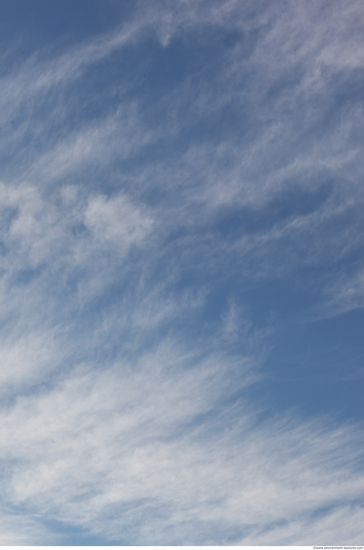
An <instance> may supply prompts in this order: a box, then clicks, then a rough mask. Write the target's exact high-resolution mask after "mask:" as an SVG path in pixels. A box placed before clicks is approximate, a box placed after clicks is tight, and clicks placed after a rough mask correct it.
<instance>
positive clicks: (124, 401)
mask: <svg viewBox="0 0 364 550" xmlns="http://www.w3.org/2000/svg"><path fill="white" fill-rule="evenodd" d="M138 6H139V7H138V9H137V10H136V12H135V14H136V15H135V18H134V19H131V20H130V21H129V23H127V24H126V25H125V26H124V27H123V28H121V29H118V30H117V31H115V32H114V33H112V34H110V35H105V36H102V37H99V38H98V39H95V40H92V41H89V42H88V43H87V44H84V45H80V46H77V47H74V48H73V49H70V50H69V51H68V52H66V53H64V54H63V55H61V56H59V57H58V58H54V59H50V58H48V59H47V60H44V59H43V60H42V59H41V58H40V57H39V58H36V57H33V58H31V59H30V60H29V61H28V62H26V63H25V64H24V65H22V66H21V67H19V68H18V70H17V71H14V73H13V74H10V75H9V76H7V77H2V78H1V80H0V87H1V90H2V94H1V99H0V102H2V109H1V117H2V121H3V123H4V125H5V130H4V132H3V134H2V135H1V140H0V153H1V155H2V158H3V159H4V162H3V174H2V179H3V181H4V183H2V184H1V185H0V209H1V215H2V221H1V222H0V223H1V225H0V228H1V242H2V246H3V248H4V250H3V253H2V256H1V264H0V267H1V270H2V272H1V276H2V279H1V285H0V306H1V307H0V321H1V323H2V324H3V325H4V327H6V328H5V329H4V332H3V333H2V337H1V339H0V363H1V375H0V390H1V392H2V394H3V395H5V394H6V396H7V401H4V402H3V406H2V408H1V410H0V440H1V451H0V453H1V459H2V464H3V465H4V470H3V471H4V472H5V473H4V475H3V478H2V481H1V484H2V485H1V487H2V499H3V500H2V506H3V510H5V512H1V513H0V518H1V519H0V527H1V531H2V533H3V539H0V542H3V543H6V544H32V543H34V541H41V542H39V543H43V541H46V543H47V541H48V542H49V541H51V542H50V543H52V541H53V542H54V540H55V539H54V537H55V536H56V535H54V533H53V532H52V528H51V527H47V521H50V520H52V521H53V520H54V521H56V522H59V523H60V524H63V525H65V526H66V527H67V526H70V525H73V526H76V527H78V528H80V529H81V530H83V532H86V533H91V534H96V535H99V536H100V537H103V539H104V540H109V541H112V540H122V541H124V540H127V542H128V541H130V542H132V543H135V544H151V543H154V544H170V543H179V544H206V543H211V544H216V542H221V544H224V543H225V544H228V543H231V542H233V543H237V544H312V543H316V542H317V543H319V544H320V543H323V544H331V543H335V544H336V543H340V541H343V543H350V544H356V543H358V541H359V539H360V536H362V535H363V532H362V530H361V527H360V525H361V523H362V522H361V521H360V519H361V517H362V515H361V514H362V511H361V509H359V505H358V502H360V499H361V498H362V495H363V489H364V478H363V474H362V471H361V470H360V457H361V456H362V454H361V453H362V446H361V444H362V438H363V434H362V431H361V430H360V427H357V426H354V427H353V426H342V427H340V426H339V427H338V426H336V427H335V426H334V427H333V426H330V424H329V423H327V422H326V421H324V420H317V421H311V422H310V421H307V420H304V419H302V418H299V417H298V416H296V417H293V415H291V414H290V413H289V412H288V413H287V414H286V415H283V414H282V415H277V416H276V417H275V418H270V419H268V420H267V419H265V420H264V418H265V417H266V416H267V415H268V412H267V411H266V409H265V408H264V406H263V405H261V406H260V407H259V406H258V405H257V404H256V403H255V404H254V403H252V400H251V399H249V398H248V395H249V393H248V392H247V391H246V390H247V389H248V388H252V385H253V384H254V382H256V381H257V380H258V376H259V367H260V365H261V363H262V357H263V354H264V348H265V346H267V345H269V344H270V343H271V342H270V340H269V338H271V336H272V334H274V331H273V327H272V325H273V322H271V323H270V322H268V323H267V325H268V326H266V327H265V328H264V329H261V330H260V331H259V330H256V329H255V326H254V323H253V321H252V320H251V319H249V318H248V315H247V313H246V311H245V310H244V308H242V307H241V306H240V305H239V304H238V301H237V300H235V298H234V289H231V292H230V289H229V292H230V296H231V298H230V301H229V303H228V304H227V306H228V307H227V311H226V313H225V314H224V313H222V314H221V313H220V310H219V311H218V313H216V314H215V313H214V312H213V313H210V312H209V311H207V313H206V307H207V305H208V302H209V300H210V295H209V293H211V292H212V291H213V290H214V285H215V287H217V286H218V285H219V284H220V283H221V281H226V280H228V278H229V277H231V278H235V279H234V280H235V281H237V284H239V285H240V286H239V288H240V287H241V288H242V287H243V285H244V284H245V281H247V280H251V281H253V282H256V281H257V280H259V279H262V278H264V277H265V278H266V279H269V277H276V276H277V275H279V276H285V277H287V275H288V274H289V273H291V272H292V270H294V269H297V267H298V268H300V267H302V266H303V267H307V266H308V267H312V266H313V267H314V268H318V267H319V268H320V269H321V270H322V271H321V274H320V275H317V278H315V284H316V283H317V284H318V281H319V283H320V284H321V285H322V286H323V288H324V291H323V294H324V296H328V302H329V304H328V305H327V306H326V309H325V311H326V314H327V311H329V310H330V311H333V312H334V314H336V313H337V312H340V311H343V310H348V309H353V308H355V307H359V306H360V307H361V306H362V305H363V300H362V296H363V292H362V287H363V284H362V283H363V280H362V274H361V273H360V269H359V268H358V269H357V270H356V272H355V273H354V274H353V275H352V274H351V275H350V276H348V275H347V274H346V272H345V270H344V269H343V270H342V271H340V272H339V270H332V272H331V271H329V268H328V266H332V265H336V264H337V263H338V262H339V261H341V260H343V259H345V258H347V257H348V255H349V254H351V253H354V252H356V251H357V250H358V249H359V247H360V235H361V232H360V228H361V225H360V223H361V222H360V220H359V216H358V215H357V212H358V211H359V209H360V206H361V204H362V200H363V192H362V187H361V184H359V183H358V181H359V180H358V177H357V176H358V174H360V173H361V168H362V166H361V165H362V160H361V158H360V147H359V142H360V139H358V136H361V134H360V130H361V126H362V110H361V109H360V107H358V103H355V105H353V106H349V105H348V106H347V107H346V109H345V110H344V111H342V115H341V116H340V117H338V119H337V120H336V119H335V116H336V114H335V113H336V111H337V110H338V108H336V107H335V105H334V106H333V107H332V108H331V111H330V109H328V111H325V108H326V104H325V101H326V98H327V97H328V98H329V99H330V98H331V99H332V101H333V100H334V95H335V94H333V95H331V91H330V90H331V88H333V89H335V78H337V77H338V76H340V74H341V73H340V71H352V70H354V69H355V70H357V69H360V67H361V66H362V64H361V57H360V55H361V48H362V46H361V45H359V42H360V40H359V42H358V36H359V35H358V34H357V33H358V29H359V26H360V22H361V17H362V16H361V15H360V17H357V15H358V13H359V12H360V10H359V8H358V6H359V4H358V3H356V2H351V1H349V2H347V3H345V6H343V5H342V4H339V3H336V2H334V3H333V4H332V7H330V8H327V7H326V5H325V3H324V2H318V3H316V4H313V3H311V2H305V3H302V4H300V5H298V4H297V3H295V2H276V3H274V4H265V3H264V2H260V3H259V2H258V3H256V2H245V3H241V2H238V1H232V0H229V1H225V2H222V3H221V2H213V3H211V2H205V1H201V2H195V1H184V2H180V3H179V4H175V5H173V6H172V4H171V6H172V7H171V6H170V5H168V6H166V4H165V3H159V2H152V3H150V4H149V3H147V2H144V3H143V2H142V3H140V4H139V5H138ZM257 6H258V7H257ZM255 10H258V12H259V10H260V13H257V12H256V11H255ZM208 28H209V29H211V28H213V29H214V30H217V29H220V30H225V31H239V32H240V33H241V40H238V41H237V43H236V44H235V45H234V46H233V47H231V48H230V49H227V50H226V53H225V54H224V56H223V57H222V58H221V59H217V58H216V59H215V57H214V59H213V62H212V64H210V65H211V66H210V65H209V67H208V69H209V71H210V72H211V75H210V76H208V73H209V71H208V70H206V74H207V76H206V74H205V72H204V71H203V70H202V71H201V73H200V72H199V73H198V74H199V77H198V79H196V76H195V75H192V76H187V77H186V78H185V79H181V80H180V81H178V83H177V84H176V86H175V87H174V88H173V89H172V91H168V93H167V92H163V90H162V92H163V93H162V92H161V94H160V97H158V101H156V102H150V103H148V102H146V101H145V98H144V99H143V98H142V99H140V98H138V97H135V98H134V97H133V99H132V100H130V94H129V95H127V94H124V91H125V90H129V92H130V89H132V90H133V86H132V85H131V84H130V83H129V82H127V79H128V75H126V76H125V80H126V82H125V90H124V88H123V93H122V94H121V98H120V101H119V102H118V105H116V103H115V105H113V107H110V109H109V110H108V111H107V112H106V110H105V111H103V110H102V113H101V114H99V115H97V116H92V117H91V115H88V114H85V113H87V110H88V105H89V104H90V102H91V99H90V96H89V95H88V90H87V89H86V87H85V86H84V83H83V81H82V76H84V75H85V74H86V72H87V69H88V68H90V67H91V66H92V64H96V63H98V62H100V61H102V60H105V59H106V58H107V57H108V56H109V55H110V54H111V53H112V52H115V51H116V50H120V49H122V47H123V46H124V45H126V44H128V45H129V46H130V45H133V44H134V45H135V44H137V43H138V44H139V45H140V44H141V43H142V41H143V39H144V38H145V37H146V36H149V37H150V36H151V34H153V33H154V35H156V36H157V37H158V39H159V40H160V43H161V45H162V46H163V48H167V47H168V45H170V44H172V42H173V40H174V39H175V40H178V39H179V38H181V37H182V38H183V39H184V40H189V39H191V37H192V36H196V35H198V37H199V40H202V39H204V35H203V33H204V31H206V29H208ZM351 29H354V30H353V34H351ZM194 33H195V34H194ZM217 34H218V33H216V35H217ZM239 36H240V35H239ZM360 36H361V35H360ZM349 38H351V39H349ZM196 47H197V46H196ZM212 65H213V67H212ZM130 78H131V79H132V77H130ZM204 79H205V80H204ZM197 81H198V82H199V84H198V85H197V84H196V82H197ZM139 84H140V83H139ZM103 86H104V87H103ZM123 86H124V84H123ZM128 86H129V88H128ZM275 86H276V87H277V89H280V90H281V91H280V92H279V93H277V96H278V99H276V100H272V99H271V98H272V97H273V96H274V94H275V93H276V92H275V89H274V87H275ZM100 89H101V91H100V92H98V93H100V97H101V99H102V98H103V94H105V97H107V98H109V95H108V94H109V89H108V83H107V82H105V83H103V84H101V85H100ZM71 91H72V93H71ZM339 91H340V90H339ZM135 95H136V96H137V90H136V91H135ZM44 98H47V102H44V101H43V100H44ZM45 103H46V105H45V106H44V104H45ZM80 105H81V106H83V107H82V108H83V109H84V114H83V115H82V116H81V115H80V118H77V122H75V123H73V122H70V120H71V119H72V117H73V116H74V115H75V113H77V109H78V107H79V106H80ZM229 106H233V111H234V116H235V115H236V118H237V121H236V124H237V126H239V125H240V126H239V128H238V130H236V127H235V126H234V124H233V123H231V126H229V132H227V133H225V134H224V135H222V134H223V124H222V123H221V122H219V121H221V120H222V118H221V119H219V118H218V117H217V119H216V120H217V122H216V128H217V130H216V129H215V130H214V129H212V130H211V131H210V130H209V128H210V127H209V126H207V129H206V128H205V130H204V131H205V134H204V135H203V137H202V138H200V137H195V134H194V131H195V128H196V125H200V127H201V128H204V123H205V122H206V121H207V120H208V121H210V120H213V119H214V116H215V115H217V114H219V113H220V114H221V113H222V115H223V116H225V114H226V112H225V111H224V109H225V108H226V109H227V108H228V107H229ZM43 108H44V110H42V109H43ZM244 109H245V110H244ZM19 113H20V114H19ZM227 113H228V109H227ZM325 113H326V114H325ZM157 115H158V116H157ZM17 116H18V117H21V118H22V120H21V121H20V122H19V121H18V123H14V128H13V127H12V126H11V124H12V120H13V119H14V118H16V117H17ZM226 116H228V114H227V115H226ZM320 116H322V117H323V118H325V116H327V119H330V121H331V120H333V122H332V126H330V124H331V122H330V124H329V123H327V124H328V126H327V125H326V126H325V125H323V126H324V128H326V131H324V132H323V133H322V134H320V133H319V126H320V125H316V122H315V121H316V119H317V118H320ZM239 117H240V118H239ZM91 118H92V120H91ZM17 124H18V125H17ZM230 130H231V131H230ZM27 131H29V134H28V137H27V134H26V132H27ZM220 131H221V135H220ZM186 135H187V137H186ZM24 136H25V137H24ZM29 136H31V138H29ZM27 139H28V142H27V141H26V140H27ZM173 140H175V143H174V141H173ZM179 140H180V141H183V146H180V142H179ZM172 142H173V143H174V145H175V150H173V151H172V153H171V150H170V148H169V147H170V145H171V143H172ZM173 143H172V144H173ZM148 147H149V149H148ZM143 151H144V152H145V151H147V153H146V154H145V156H143ZM9 159H10V160H9ZM327 182H329V185H331V187H330V189H329V191H328V193H327V196H324V197H323V198H322V199H315V197H316V195H314V194H315V193H316V192H317V193H318V192H319V191H320V189H321V188H322V186H324V185H326V184H327ZM292 190H293V191H296V192H297V197H298V198H296V199H295V202H294V201H293V202H294V205H293V207H291V206H290V208H288V209H287V210H288V211H289V212H288V214H284V215H283V214H281V215H280V214H279V208H280V207H281V205H280V203H279V200H280V199H282V201H283V199H284V198H285V197H286V196H287V194H288V193H289V192H290V191H292ZM307 197H308V202H309V207H307V210H302V211H301V210H300V207H301V204H297V203H299V202H300V201H301V200H302V202H304V200H305V199H307ZM310 197H311V198H310ZM312 197H313V198H312ZM275 201H276V202H275ZM310 201H311V202H310ZM282 208H283V207H282ZM229 209H230V210H229ZM276 211H278V215H277V214H276ZM235 214H236V218H237V220H238V221H237V225H238V229H237V231H236V235H235V234H234V235H233V237H231V238H230V237H225V236H224V235H222V233H223V232H222V231H221V232H220V233H219V227H220V226H219V223H220V221H221V219H223V216H226V217H229V216H230V217H233V215H235ZM249 216H251V217H252V219H253V221H254V220H258V222H257V223H256V225H254V223H252V229H247V228H246V227H245V226H244V223H245V222H246V221H247V220H248V221H249V219H248V218H249ZM349 218H350V220H349ZM230 221H231V220H230ZM239 223H240V226H239ZM343 227H344V229H343ZM338 272H339V275H338ZM191 273H192V275H191ZM194 277H195V279H194ZM191 279H192V283H191ZM322 281H323V282H322ZM325 285H326V286H325ZM325 288H326V291H325ZM244 290H246V289H245V287H244ZM325 292H326V294H325ZM332 296H334V298H332ZM225 306H226V304H225ZM330 308H331V309H330ZM221 309H224V308H221ZM225 309H226V308H225ZM320 309H321V312H322V311H323V309H324V307H323V306H322V304H320ZM221 321H222V326H220V324H221ZM171 334H173V338H172V337H171ZM237 346H239V353H238V354H237V355H235V350H236V348H237ZM233 349H234V352H233ZM262 350H263V351H262ZM9 510H15V512H14V516H10V515H9ZM15 516H17V517H15ZM19 518H20V520H19ZM1 522H2V523H1ZM19 522H20V523H19ZM42 522H44V526H42ZM339 524H344V527H343V528H342V530H341V531H340V530H339V527H338V525H339ZM19 525H20V526H19ZM57 540H58V539H57ZM59 540H62V538H61V536H60V537H59ZM359 542H360V541H359Z"/></svg>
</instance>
